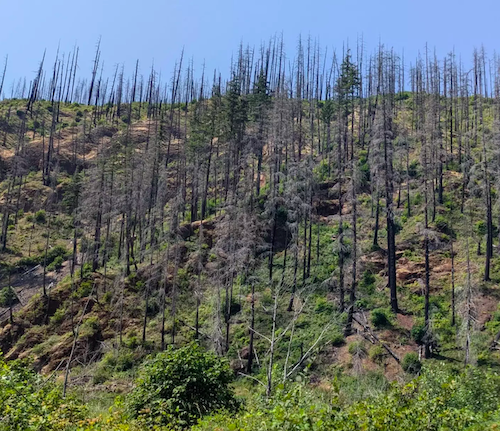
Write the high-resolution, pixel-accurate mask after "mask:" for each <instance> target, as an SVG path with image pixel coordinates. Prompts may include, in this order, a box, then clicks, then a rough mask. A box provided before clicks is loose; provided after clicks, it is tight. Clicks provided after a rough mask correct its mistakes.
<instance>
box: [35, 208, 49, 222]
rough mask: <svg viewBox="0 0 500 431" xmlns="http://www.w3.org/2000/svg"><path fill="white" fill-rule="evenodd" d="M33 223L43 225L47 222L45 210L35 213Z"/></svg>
mask: <svg viewBox="0 0 500 431" xmlns="http://www.w3.org/2000/svg"><path fill="white" fill-rule="evenodd" d="M35 221H36V222H37V223H40V224H43V223H45V222H46V221H47V214H46V212H45V210H39V211H37V212H36V213H35Z"/></svg>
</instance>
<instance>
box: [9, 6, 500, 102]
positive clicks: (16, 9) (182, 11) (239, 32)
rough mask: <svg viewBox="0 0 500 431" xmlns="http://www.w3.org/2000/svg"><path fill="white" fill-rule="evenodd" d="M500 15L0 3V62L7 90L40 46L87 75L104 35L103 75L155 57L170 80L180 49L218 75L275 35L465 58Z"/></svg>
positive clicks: (472, 10) (28, 69)
mask: <svg viewBox="0 0 500 431" xmlns="http://www.w3.org/2000/svg"><path fill="white" fill-rule="evenodd" d="M499 17H500V2H499V1H498V0H473V1H467V0H358V1H348V0H309V1H297V0H253V1H243V0H233V1H231V0H142V1H131V0H120V1H117V0H84V1H68V0H9V1H8V0H3V1H2V0H0V35H1V39H0V40H1V41H2V43H0V67H2V66H3V58H4V57H5V55H7V54H8V55H9V67H8V71H9V73H8V81H7V84H8V87H10V83H11V82H12V80H13V79H17V78H18V77H20V76H26V77H27V78H29V79H31V78H32V77H33V75H34V72H35V70H36V69H37V65H38V62H39V60H40V58H41V56H42V54H43V51H44V49H45V48H46V49H47V60H48V61H49V62H51V61H53V59H54V56H55V53H56V50H57V47H58V45H60V49H61V51H63V52H68V51H70V49H71V48H72V47H73V46H74V45H75V44H77V45H78V46H79V47H80V50H81V54H82V56H81V61H80V64H79V66H80V67H79V72H78V73H79V74H80V76H82V75H86V76H89V75H90V71H91V68H92V57H93V52H94V47H95V45H96V42H97V40H98V38H99V37H102V45H101V47H102V60H103V61H104V62H105V69H106V70H107V71H108V73H110V72H111V70H112V69H113V66H114V65H115V64H117V63H124V64H125V67H126V70H128V71H131V69H132V68H133V66H134V63H135V61H136V60H137V59H139V61H140V64H141V71H142V72H143V73H145V74H146V73H147V70H148V69H149V67H150V65H151V63H152V61H153V60H154V62H155V64H156V65H157V67H158V68H159V69H161V70H162V72H163V74H164V76H165V75H166V76H169V77H170V75H171V70H172V68H173V64H174V62H175V60H176V59H177V58H179V55H180V52H181V50H182V48H183V47H184V48H185V52H186V55H187V57H188V58H191V57H192V58H193V59H194V64H195V66H196V67H197V68H198V69H201V65H202V64H203V61H206V64H207V67H208V68H209V69H213V68H214V67H218V68H220V69H221V70H222V71H223V72H225V71H226V70H227V69H228V67H229V63H230V58H231V55H232V54H234V53H235V52H236V51H237V49H238V46H239V44H240V42H241V41H243V42H244V43H248V44H250V45H251V46H256V47H258V46H259V45H260V43H261V42H262V41H266V40H268V39H269V37H270V36H272V35H274V34H279V33H281V32H283V34H284V38H285V42H286V44H287V48H288V52H290V53H292V54H293V49H294V47H295V45H296V42H297V40H298V36H299V34H302V36H304V37H307V36H308V35H311V37H313V38H317V39H319V40H320V43H321V45H322V46H323V47H326V46H328V47H329V49H331V48H337V49H341V47H342V44H343V42H345V41H346V40H349V41H350V42H351V43H352V44H355V42H356V39H357V38H358V37H360V36H363V38H364V40H365V43H366V45H367V48H368V49H369V50H370V51H371V50H372V49H374V48H375V47H376V46H377V44H378V42H379V40H380V41H382V42H383V43H384V44H385V45H386V46H392V47H394V48H395V49H396V50H397V51H399V52H401V51H402V49H403V48H404V50H405V57H406V58H407V59H408V60H410V59H413V58H414V57H415V56H416V55H417V53H418V52H419V51H421V52H423V49H424V47H425V44H426V43H428V44H429V46H430V47H436V48H437V52H438V54H445V53H447V52H449V51H451V50H452V49H453V48H455V50H456V52H457V53H458V54H461V55H462V57H463V58H464V60H469V59H470V57H471V55H472V50H473V48H474V47H480V46H481V44H484V46H485V48H486V50H487V52H488V53H489V54H492V53H493V51H494V50H498V48H499V46H498V44H499V43H500V42H499V37H498V36H499V33H498V27H499V24H498V21H499ZM4 90H5V93H7V92H10V89H9V88H6V89H4Z"/></svg>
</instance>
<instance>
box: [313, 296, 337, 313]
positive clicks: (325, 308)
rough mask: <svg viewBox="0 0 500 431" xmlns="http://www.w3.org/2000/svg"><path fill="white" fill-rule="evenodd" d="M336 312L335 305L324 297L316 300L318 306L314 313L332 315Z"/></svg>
mask: <svg viewBox="0 0 500 431" xmlns="http://www.w3.org/2000/svg"><path fill="white" fill-rule="evenodd" d="M333 311H334V306H333V304H332V303H331V302H330V301H328V299H326V298H323V297H318V298H317V299H316V306H315V307H314V312H315V313H316V314H323V313H326V314H331V313H333Z"/></svg>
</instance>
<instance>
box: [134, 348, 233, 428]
mask: <svg viewBox="0 0 500 431" xmlns="http://www.w3.org/2000/svg"><path fill="white" fill-rule="evenodd" d="M232 380H233V375H232V372H231V370H230V368H229V365H228V364H227V362H226V361H224V360H223V359H221V358H219V357H218V356H216V355H215V354H214V353H212V352H204V351H203V350H202V349H201V348H200V347H199V346H198V345H196V344H191V345H188V346H186V347H183V348H180V349H177V350H176V349H174V348H172V347H170V348H169V349H168V350H167V351H165V352H162V353H159V354H157V355H156V356H155V357H154V358H152V359H151V360H150V361H149V362H147V363H146V364H145V365H144V367H143V369H142V375H141V377H140V378H139V379H138V381H137V385H136V387H135V389H134V390H133V392H132V393H131V395H130V397H129V400H128V409H129V411H130V413H131V414H132V416H134V417H138V418H140V419H141V420H143V421H145V422H146V423H148V424H149V426H152V425H153V424H165V425H166V424H168V425H174V426H177V427H186V426H189V425H191V424H194V423H195V422H196V421H197V420H198V418H200V417H202V416H204V415H206V414H208V413H211V412H214V411H216V410H219V409H229V410H231V409H235V408H236V407H237V402H236V400H235V397H234V394H233V392H232V390H231V389H230V387H229V383H231V381H232ZM146 411H147V414H146V413H145V412H146Z"/></svg>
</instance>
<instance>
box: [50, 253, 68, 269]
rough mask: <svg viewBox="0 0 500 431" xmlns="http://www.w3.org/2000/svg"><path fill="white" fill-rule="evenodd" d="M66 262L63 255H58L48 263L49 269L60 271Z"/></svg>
mask: <svg viewBox="0 0 500 431" xmlns="http://www.w3.org/2000/svg"><path fill="white" fill-rule="evenodd" d="M63 262H64V259H63V258H62V256H57V257H56V258H55V259H54V261H53V262H51V263H50V264H49V265H47V271H58V270H60V269H61V268H62V264H63Z"/></svg>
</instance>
